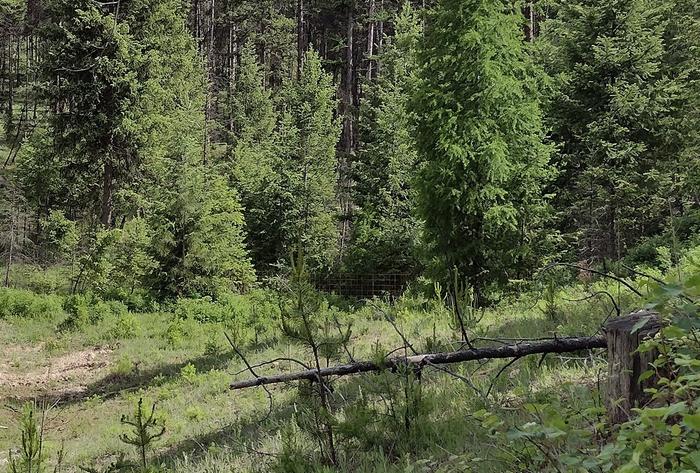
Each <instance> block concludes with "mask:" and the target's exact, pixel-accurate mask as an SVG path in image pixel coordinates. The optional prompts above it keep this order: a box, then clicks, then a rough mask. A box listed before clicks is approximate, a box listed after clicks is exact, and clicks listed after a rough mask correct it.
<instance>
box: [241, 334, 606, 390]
mask: <svg viewBox="0 0 700 473" xmlns="http://www.w3.org/2000/svg"><path fill="white" fill-rule="evenodd" d="M606 346H607V342H606V338H605V337H604V336H602V335H601V336H593V337H568V338H555V339H551V340H542V341H536V342H527V343H516V344H513V345H504V346H500V347H488V348H474V349H470V350H460V351H452V352H444V353H427V354H421V355H415V356H407V357H397V358H389V359H386V360H385V361H384V363H382V364H377V363H375V362H373V361H360V362H357V363H349V364H346V365H339V366H333V367H330V368H321V369H320V370H319V369H315V370H314V369H312V370H306V371H299V372H296V373H285V374H278V375H273V376H260V377H257V378H255V379H249V380H244V381H236V382H234V383H231V385H230V386H229V387H230V389H233V390H235V389H244V388H250V387H253V386H263V385H267V384H276V383H288V382H290V381H299V380H308V381H316V380H318V378H319V376H321V377H327V376H347V375H350V374H356V373H367V372H371V371H382V370H386V369H388V370H395V369H397V368H399V367H401V366H413V367H415V368H420V367H423V366H426V365H443V364H449V363H460V362H463V361H472V360H483V359H494V358H520V357H522V356H526V355H534V354H537V353H567V352H575V351H579V350H592V349H594V348H605V347H606Z"/></svg>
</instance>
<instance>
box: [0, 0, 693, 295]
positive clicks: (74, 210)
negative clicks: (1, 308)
mask: <svg viewBox="0 0 700 473" xmlns="http://www.w3.org/2000/svg"><path fill="white" fill-rule="evenodd" d="M698 48H700V7H698V5H697V3H696V2H694V1H692V0H664V1H661V2H651V1H647V0H615V1H607V0H606V1H602V0H575V1H561V2H559V1H549V0H548V1H545V0H541V1H538V2H530V3H524V4H523V3H522V2H503V1H496V0H488V1H487V0H482V1H469V2H460V1H456V0H454V1H448V0H445V1H442V2H437V4H434V2H429V1H428V2H426V1H421V2H415V1H413V2H412V1H399V0H328V1H326V0H324V1H314V0H296V1H280V0H258V1H255V2H252V1H247V0H244V1H230V0H192V1H181V0H117V1H111V2H96V1H93V0H75V1H74V0H71V1H68V0H44V1H40V0H27V1H23V0H22V1H20V0H2V1H1V2H0V51H1V54H0V71H1V74H2V75H1V80H0V106H1V107H2V110H3V133H2V137H1V139H0V158H2V159H0V161H2V162H1V163H0V165H1V166H2V170H1V172H0V193H1V195H2V197H0V235H1V238H0V245H1V251H2V255H3V266H4V269H5V274H4V275H3V276H4V283H5V285H11V284H13V281H12V280H13V274H14V278H15V280H16V281H15V283H14V284H16V283H17V280H19V279H22V277H23V276H22V275H21V274H19V272H17V273H16V274H15V273H13V269H12V268H13V267H14V266H16V265H17V264H20V263H21V267H23V268H25V270H26V267H27V266H29V267H34V268H38V269H39V270H40V269H41V268H46V267H48V266H54V265H60V266H62V267H64V268H69V269H67V271H69V272H68V273H67V274H68V275H67V278H68V279H70V281H71V282H70V285H71V287H70V290H72V291H81V290H90V291H93V292H96V293H100V294H102V295H106V296H108V297H118V298H121V299H129V298H130V297H135V296H134V294H141V295H142V296H143V297H146V295H148V296H149V297H154V296H155V297H159V298H161V297H172V296H183V295H186V296H192V295H195V296H196V295H212V296H217V295H218V294H221V293H222V292H226V291H230V290H243V289H246V288H248V287H251V286H252V285H253V284H254V283H255V281H256V279H260V278H262V277H265V276H268V275H270V274H273V273H276V272H278V271H279V269H280V268H281V267H284V266H285V265H287V264H288V261H289V255H290V252H291V251H292V250H293V249H294V248H296V247H297V246H298V245H299V244H301V245H302V246H303V248H304V250H305V254H306V258H307V261H308V264H309V267H310V270H311V271H312V272H313V273H314V274H347V273H359V274H376V273H380V274H389V273H392V274H393V273H400V274H408V275H412V276H415V275H419V274H428V275H432V276H435V277H437V278H438V279H439V278H441V277H442V278H445V277H446V276H445V275H446V274H447V273H448V272H451V271H454V270H457V271H458V272H459V274H460V275H462V276H463V277H465V278H466V279H467V280H468V281H469V283H470V284H471V285H472V286H473V287H475V288H476V290H477V292H478V293H479V294H484V297H486V298H488V297H489V296H488V294H495V293H496V292H497V290H501V289H503V288H507V287H508V286H509V284H512V283H513V281H518V280H521V279H523V278H526V277H529V276H531V275H532V274H533V272H534V271H535V270H537V269H538V268H541V267H542V266H543V265H545V264H547V263H550V262H553V261H569V262H579V263H580V265H581V266H584V267H593V266H596V265H599V266H606V265H608V264H609V262H610V261H613V260H614V261H617V260H621V259H623V258H624V259H625V260H626V262H627V263H629V264H636V263H642V262H644V263H654V262H656V263H659V262H664V261H668V262H669V264H670V263H673V262H674V261H676V260H677V258H678V251H680V250H679V249H678V248H679V245H681V244H682V243H681V242H688V241H689V240H691V239H692V238H693V237H697V235H698V233H700V232H699V230H700V172H699V169H698V166H699V163H700V160H699V158H698V146H699V145H700V140H699V139H700V126H699V120H700V117H699V116H698V113H699V112H698V110H700V106H699V105H700V81H699V77H698V74H700V68H699V66H700V65H699V64H698V60H699V59H700V53H698ZM17 271H19V270H17ZM485 300H486V299H485Z"/></svg>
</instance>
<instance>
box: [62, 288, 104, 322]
mask: <svg viewBox="0 0 700 473" xmlns="http://www.w3.org/2000/svg"><path fill="white" fill-rule="evenodd" d="M95 303H96V301H95V299H94V296H93V295H92V294H74V295H72V296H68V297H66V298H65V300H64V301H63V310H64V311H65V312H66V318H65V320H64V321H63V322H61V324H60V325H59V330H79V329H81V328H83V327H85V326H87V325H89V324H90V323H92V322H94V319H93V318H92V316H91V314H90V307H91V306H92V305H94V304H95Z"/></svg>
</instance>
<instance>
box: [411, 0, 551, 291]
mask: <svg viewBox="0 0 700 473" xmlns="http://www.w3.org/2000/svg"><path fill="white" fill-rule="evenodd" d="M509 8H510V7H506V6H505V5H504V3H503V2H501V1H500V0H468V1H465V0H443V1H441V2H439V4H438V6H437V7H436V9H435V12H434V14H432V16H431V17H430V18H429V19H428V21H427V29H426V34H425V39H424V45H423V48H422V50H421V52H420V56H419V57H420V62H421V73H420V79H421V82H420V85H419V89H418V93H417V94H416V97H415V100H414V105H413V110H414V113H415V114H416V119H417V133H416V135H417V144H418V150H419V153H420V157H421V159H422V160H424V161H425V162H424V164H423V168H422V170H421V173H420V179H419V183H418V188H419V205H420V211H421V214H422V217H423V218H424V219H425V237H426V240H427V243H428V244H429V246H430V251H431V253H432V255H433V257H434V263H437V264H438V265H439V267H441V268H442V274H444V272H445V271H446V270H449V269H451V268H456V269H457V271H458V272H459V274H460V275H462V276H463V277H466V278H467V279H468V281H469V283H470V284H471V285H472V286H474V287H475V288H476V290H477V293H483V290H484V288H485V287H486V286H487V285H488V284H489V283H492V282H493V283H498V282H500V283H502V282H505V281H506V280H507V279H508V278H510V277H513V276H515V275H517V274H518V271H520V270H523V269H526V268H527V267H529V266H531V265H532V264H533V263H532V259H533V255H532V254H531V248H532V245H533V241H532V240H533V235H534V232H535V230H536V229H537V227H538V226H539V225H540V224H541V218H542V214H543V213H544V211H545V209H546V203H545V200H544V198H543V196H542V185H543V183H544V182H545V181H546V180H547V178H548V176H549V175H550V169H549V167H548V164H547V163H548V159H549V154H550V152H549V147H548V146H546V145H544V144H543V127H542V124H541V112H540V108H539V105H538V89H537V83H536V81H535V77H536V75H535V70H534V69H533V67H532V66H531V64H530V61H529V60H528V56H527V54H526V53H525V50H524V49H523V44H522V37H521V36H522V30H521V28H520V26H521V21H522V17H521V15H520V14H519V12H516V11H514V10H513V9H509Z"/></svg>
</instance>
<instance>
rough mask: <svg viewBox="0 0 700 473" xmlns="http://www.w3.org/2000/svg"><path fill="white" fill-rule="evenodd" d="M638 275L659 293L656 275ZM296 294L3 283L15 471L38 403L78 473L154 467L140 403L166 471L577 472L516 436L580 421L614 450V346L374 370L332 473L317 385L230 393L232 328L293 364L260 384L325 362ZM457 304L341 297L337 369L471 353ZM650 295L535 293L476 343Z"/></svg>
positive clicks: (510, 301) (473, 329) (507, 310)
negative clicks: (143, 436)
mask: <svg viewBox="0 0 700 473" xmlns="http://www.w3.org/2000/svg"><path fill="white" fill-rule="evenodd" d="M690 253H698V250H695V251H694V252H690ZM689 261H690V259H687V260H686V265H687V266H688V268H690V267H691V265H690V263H689ZM688 271H689V269H687V268H686V272H688ZM656 274H658V276H661V273H660V272H658V271H657V273H656ZM669 274H674V275H675V274H676V273H675V272H669ZM629 281H630V282H631V283H632V284H634V285H635V286H636V287H639V288H644V287H645V284H647V283H649V282H650V281H651V280H650V279H649V278H644V277H637V278H636V279H629ZM423 289H425V288H423ZM643 290H644V289H643ZM426 292H432V295H431V296H426V295H425V293H426ZM436 293H437V294H436ZM603 293H605V294H607V295H603ZM592 294H597V296H594V297H591V295H592ZM280 297H283V296H281V295H280V294H278V293H277V292H276V291H274V290H272V289H269V288H268V289H264V288H260V289H256V290H253V291H251V292H249V293H248V294H245V295H231V296H229V297H227V298H223V299H220V300H217V301H216V302H214V301H212V300H211V299H207V298H204V299H181V300H177V301H175V302H172V303H170V304H163V305H162V306H160V307H158V308H157V310H153V311H151V312H132V311H130V310H129V309H128V308H127V306H126V305H125V304H124V303H121V302H116V301H108V302H105V301H96V300H90V299H89V297H85V296H81V298H78V299H79V300H77V301H76V296H68V295H64V296H60V295H55V294H38V293H36V292H32V291H29V290H26V289H2V290H1V291H0V301H2V304H1V306H2V309H1V311H2V312H0V345H1V346H2V347H3V350H2V353H1V354H0V398H2V399H3V405H4V407H3V409H2V410H0V426H1V427H2V428H1V429H0V452H3V453H2V454H0V455H1V456H0V461H1V462H3V463H7V462H8V458H9V455H10V454H12V452H14V455H15V456H16V455H17V454H18V450H17V448H18V446H19V445H20V437H21V433H20V428H21V427H20V420H21V417H22V416H21V412H22V406H23V405H26V404H27V403H29V404H31V405H33V406H34V409H35V412H36V413H37V414H36V415H37V416H38V415H40V413H41V416H42V419H43V438H44V439H45V440H44V445H45V446H44V454H45V458H46V462H47V464H50V465H55V463H56V459H57V458H58V457H57V456H58V452H59V451H62V452H63V458H62V461H61V470H60V471H79V470H78V468H80V467H85V468H96V469H97V470H96V471H115V470H109V465H110V464H112V463H113V462H114V461H115V460H116V459H117V458H119V456H120V455H121V454H125V455H126V457H125V458H127V459H129V458H131V459H134V458H136V452H135V450H134V449H133V448H132V447H131V446H129V445H126V444H125V443H124V442H123V441H122V440H120V435H122V434H124V433H125V432H128V426H125V425H124V424H123V423H122V422H121V417H122V415H123V414H127V415H130V414H131V413H132V412H133V411H134V409H135V408H136V405H137V403H138V401H139V399H143V403H144V405H146V406H151V405H152V404H155V406H156V410H155V417H156V419H157V421H158V422H159V423H162V425H164V426H165V434H164V435H163V436H162V437H161V438H159V439H158V440H157V441H155V442H154V443H153V445H152V446H149V453H148V458H149V460H148V462H149V465H150V466H149V468H152V469H153V470H154V471H156V470H157V471H173V472H223V471H251V472H252V471H299V472H301V471H368V472H369V471H387V472H388V471H392V472H399V471H401V472H407V471H416V472H418V471H474V472H497V471H533V470H531V469H529V468H533V467H535V465H539V466H538V467H539V468H541V471H565V470H561V469H560V467H561V465H560V463H559V459H557V460H556V461H555V462H552V461H551V458H548V455H550V453H547V455H545V454H544V453H541V452H540V451H539V447H537V448H535V447H533V446H529V447H528V442H523V443H522V445H519V441H518V440H517V439H513V438H510V437H506V433H507V431H508V430H509V429H518V428H521V427H522V426H527V425H532V424H533V423H535V422H545V423H546V422H550V421H551V422H554V420H552V419H554V418H557V419H559V420H557V421H556V422H560V421H562V419H564V418H565V416H566V415H568V416H573V415H574V414H576V415H577V416H579V417H577V419H579V421H582V420H581V419H582V418H583V417H585V418H586V419H587V420H586V422H590V423H591V424H590V425H589V426H587V427H585V428H587V429H589V430H590V432H591V433H592V434H594V436H599V440H598V442H599V443H604V440H605V438H606V437H609V435H610V433H607V434H604V433H603V432H605V429H606V428H605V427H604V422H605V420H604V411H605V410H604V406H603V402H602V397H601V383H604V379H605V374H606V370H607V366H606V360H605V353H603V352H604V350H602V351H598V352H581V353H574V354H566V355H548V356H546V357H544V358H540V357H529V358H522V359H520V360H517V361H516V362H514V363H512V364H510V363H509V360H492V361H488V362H487V361H484V362H468V363H462V364H459V365H455V366H449V367H446V368H448V369H442V368H440V369H439V368H435V369H425V370H423V371H424V372H423V373H421V375H420V379H416V378H415V374H413V373H402V372H396V373H391V372H384V373H380V374H366V375H359V376H350V377H346V378H339V379H338V380H335V381H333V382H332V387H333V391H332V395H331V403H332V407H333V408H332V412H333V420H332V422H333V427H334V429H335V435H336V442H337V444H338V452H339V453H338V454H339V457H340V458H339V461H338V465H339V466H338V467H333V468H331V467H330V466H328V465H324V461H323V458H322V457H321V456H320V455H319V450H320V448H319V447H318V445H319V444H318V439H317V438H316V437H317V434H316V433H315V431H314V426H313V422H311V421H310V415H311V414H310V412H311V411H312V410H313V408H314V407H313V399H311V400H310V399H309V397H310V396H309V392H308V389H307V388H306V386H307V385H308V383H305V382H303V383H295V384H291V385H275V386H271V387H270V388H269V391H266V390H263V389H262V388H251V389H245V390H240V391H230V390H229V389H228V385H229V384H230V383H231V382H232V381H233V380H238V379H246V378H250V377H251V374H250V372H249V371H248V370H247V369H246V365H245V364H244V363H243V361H242V360H241V358H240V357H239V356H237V354H236V353H235V352H234V351H233V350H232V349H231V346H230V345H229V344H228V342H227V339H226V337H225V334H227V335H229V336H230V337H231V338H232V340H235V344H236V345H237V346H239V347H241V350H242V352H243V353H244V356H245V357H246V359H247V361H248V362H249V363H250V364H252V365H254V366H255V365H257V364H259V363H265V362H268V361H270V360H277V361H273V362H271V363H269V364H264V365H263V366H260V367H257V368H256V373H257V374H258V375H265V374H273V373H280V372H290V371H298V369H299V366H297V365H296V364H295V363H296V362H295V361H291V360H301V361H303V362H305V363H310V362H311V355H310V353H309V351H308V350H307V349H305V348H304V347H303V346H302V345H301V344H299V343H297V342H296V341H294V340H291V339H290V338H289V337H285V336H284V335H283V333H282V330H281V328H280V304H279V301H278V299H279V298H280ZM443 297H445V294H443V293H442V292H441V290H440V288H439V287H437V288H433V290H432V291H425V290H418V285H417V284H416V287H415V288H413V289H409V290H408V291H407V293H406V294H405V295H404V296H402V297H401V298H399V299H397V300H395V301H389V300H383V299H381V298H375V299H373V300H366V301H358V300H348V299H341V298H337V297H334V296H332V295H326V296H324V297H323V303H322V304H321V306H320V310H319V314H318V315H319V316H320V317H322V318H323V319H324V320H325V322H324V323H325V324H326V325H325V327H326V330H336V329H337V327H341V326H342V327H351V336H350V337H349V341H348V343H347V344H345V346H343V349H342V350H341V351H340V353H339V354H338V356H333V357H331V358H329V359H325V360H324V362H325V364H326V365H332V364H335V363H339V362H342V361H347V360H348V359H349V358H352V359H357V360H362V359H377V357H380V358H381V357H382V356H385V355H386V354H388V353H391V352H393V353H394V355H401V354H404V353H408V354H410V353H409V349H415V350H416V351H417V352H435V351H445V350H450V349H455V348H457V347H458V344H457V342H458V340H460V334H459V331H458V329H457V326H456V325H455V323H454V314H453V313H452V312H451V311H449V310H448V309H447V308H446V306H445V304H444V302H443V300H442V298H443ZM611 299H612V300H611ZM646 303H648V301H645V300H644V299H643V298H639V297H637V296H635V295H634V294H633V293H631V292H630V291H629V290H627V289H626V288H625V287H624V286H623V285H621V284H620V283H619V282H615V281H612V280H605V279H599V280H591V281H586V282H585V283H584V282H575V283H572V284H570V285H568V286H565V287H557V288H554V287H553V286H552V285H551V284H549V285H548V284H544V285H541V286H540V287H539V289H536V288H533V287H530V288H529V290H527V291H523V292H521V293H520V294H517V293H514V294H513V295H511V296H508V297H504V298H503V300H502V301H501V302H500V303H499V304H497V305H495V306H493V307H490V308H486V309H478V310H477V309H473V308H471V309H470V308H468V310H467V312H466V314H465V317H466V318H467V321H466V325H467V327H468V331H469V335H470V338H471V339H472V342H473V343H474V344H475V345H477V346H490V345H493V344H494V343H499V342H498V341H500V343H505V341H507V340H511V339H518V340H520V339H530V338H542V337H555V336H574V335H591V334H594V333H597V332H599V330H600V327H601V324H602V323H603V322H604V321H605V320H606V319H608V318H609V317H611V316H615V314H616V311H617V310H618V309H619V311H620V313H623V314H624V313H627V312H630V311H632V310H634V309H638V308H640V307H643V306H644V305H645V304H646ZM616 306H617V308H616ZM154 309H155V308H154ZM404 338H405V340H403V339H404ZM409 345H410V348H409ZM506 365H508V366H506ZM268 392H269V398H268ZM582 413H585V416H582ZM547 419H549V420H547ZM577 428H578V427H577ZM562 432H563V431H562ZM577 435H578V433H577ZM562 437H564V438H566V440H565V441H563V443H562V444H560V442H562V440H561V439H559V438H558V437H554V439H553V443H552V445H551V448H552V449H553V450H552V452H559V453H560V454H561V455H564V452H565V451H566V450H567V449H568V448H569V447H567V445H569V444H570V443H571V442H574V443H575V440H573V437H572V434H571V432H567V435H564V434H562ZM576 448H578V447H576ZM8 452H10V453H9V454H8ZM528 458H529V460H528ZM557 465H560V466H559V467H557ZM52 468H53V466H52ZM570 471H587V470H570ZM591 471H596V470H591Z"/></svg>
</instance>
